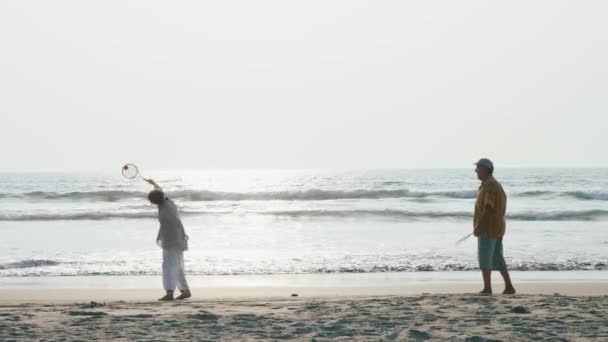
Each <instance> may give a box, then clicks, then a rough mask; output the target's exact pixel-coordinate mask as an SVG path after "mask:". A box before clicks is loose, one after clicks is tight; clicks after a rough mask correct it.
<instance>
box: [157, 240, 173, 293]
mask: <svg viewBox="0 0 608 342" xmlns="http://www.w3.org/2000/svg"><path fill="white" fill-rule="evenodd" d="M175 259H176V258H175V253H173V251H172V250H168V249H163V287H164V288H165V291H167V294H165V296H164V297H162V298H159V299H158V300H173V292H174V291H175V287H176V286H177V277H176V273H175V270H176V267H175V266H176V265H175V262H176V260H175Z"/></svg>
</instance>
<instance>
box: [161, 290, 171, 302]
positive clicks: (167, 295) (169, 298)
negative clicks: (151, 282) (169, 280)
mask: <svg viewBox="0 0 608 342" xmlns="http://www.w3.org/2000/svg"><path fill="white" fill-rule="evenodd" d="M158 300H159V301H169V300H173V291H167V294H166V295H165V296H164V297H162V298H159V299H158Z"/></svg>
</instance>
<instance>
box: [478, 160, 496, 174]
mask: <svg viewBox="0 0 608 342" xmlns="http://www.w3.org/2000/svg"><path fill="white" fill-rule="evenodd" d="M475 165H481V166H485V167H487V168H488V169H490V170H491V171H493V170H494V163H492V161H491V160H490V159H488V158H481V159H479V161H478V162H477V163H475Z"/></svg>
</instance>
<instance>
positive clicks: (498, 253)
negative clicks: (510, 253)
mask: <svg viewBox="0 0 608 342" xmlns="http://www.w3.org/2000/svg"><path fill="white" fill-rule="evenodd" d="M493 261H494V263H495V264H496V265H497V266H498V268H499V269H500V275H501V276H502V279H503V280H504V282H505V290H504V291H503V292H502V294H515V288H514V287H513V283H511V276H510V275H509V271H508V270H507V263H506V262H505V258H504V256H503V249H502V238H501V239H498V242H497V244H496V249H495V251H494V257H493Z"/></svg>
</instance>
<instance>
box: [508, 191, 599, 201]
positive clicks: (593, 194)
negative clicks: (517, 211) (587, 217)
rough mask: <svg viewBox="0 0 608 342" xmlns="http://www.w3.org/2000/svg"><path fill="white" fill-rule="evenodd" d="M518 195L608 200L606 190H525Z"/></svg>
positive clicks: (517, 194)
mask: <svg viewBox="0 0 608 342" xmlns="http://www.w3.org/2000/svg"><path fill="white" fill-rule="evenodd" d="M515 196H517V197H551V198H554V197H568V198H574V199H577V200H582V201H608V192H604V191H563V192H562V191H524V192H520V193H516V194H515Z"/></svg>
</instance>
